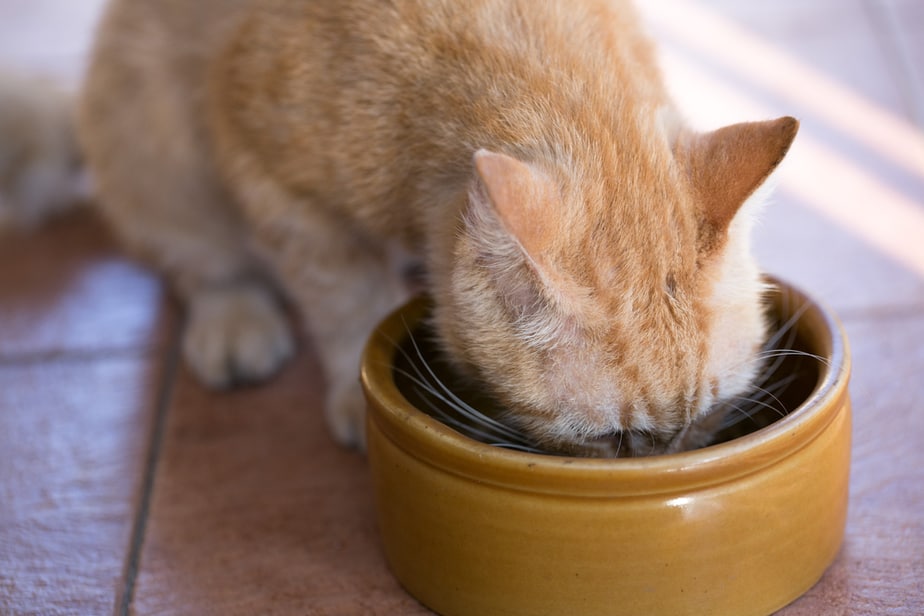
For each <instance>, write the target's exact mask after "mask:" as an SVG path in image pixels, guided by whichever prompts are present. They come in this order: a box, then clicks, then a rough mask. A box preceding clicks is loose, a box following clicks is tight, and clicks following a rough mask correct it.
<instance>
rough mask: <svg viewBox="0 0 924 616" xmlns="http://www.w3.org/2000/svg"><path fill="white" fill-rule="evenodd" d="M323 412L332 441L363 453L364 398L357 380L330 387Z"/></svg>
mask: <svg viewBox="0 0 924 616" xmlns="http://www.w3.org/2000/svg"><path fill="white" fill-rule="evenodd" d="M324 411H325V415H326V417H327V425H328V427H329V428H330V431H331V434H332V435H333V437H334V440H336V441H337V442H338V443H340V444H341V445H345V446H347V447H355V448H357V449H359V450H361V451H365V449H366V398H365V397H364V396H363V391H362V387H360V385H359V382H358V380H354V381H351V382H349V383H345V384H340V385H339V386H333V387H331V388H330V389H329V390H328V393H327V401H326V405H325V408H324Z"/></svg>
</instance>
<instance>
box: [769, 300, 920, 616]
mask: <svg viewBox="0 0 924 616" xmlns="http://www.w3.org/2000/svg"><path fill="white" fill-rule="evenodd" d="M846 329H847V332H848V335H849V336H850V343H851V351H852V356H853V362H854V364H853V378H852V381H851V386H850V390H851V398H852V402H853V420H854V425H853V458H852V467H851V478H850V505H849V510H848V518H847V536H846V539H845V543H844V547H843V549H842V551H841V554H840V556H839V558H838V560H837V561H836V562H835V564H834V565H833V567H832V568H831V569H830V570H829V571H828V572H827V574H826V575H825V577H824V578H823V579H822V581H821V582H820V583H819V584H818V585H817V586H816V587H815V588H813V589H812V590H810V591H809V593H808V594H807V595H806V596H805V597H803V598H802V599H800V600H799V601H798V602H796V603H795V604H793V605H792V606H790V607H789V608H787V609H786V610H783V611H782V612H781V613H780V614H781V616H782V615H785V616H802V615H805V616H816V615H818V614H877V615H878V614H894V615H899V614H901V615H907V616H914V615H917V614H922V613H924V516H922V515H921V511H924V422H921V418H920V411H921V408H922V403H924V380H922V379H921V366H922V365H924V346H922V345H921V341H922V340H924V314H918V315H911V316H904V317H891V318H889V319H879V318H876V319H850V320H848V321H847V322H846Z"/></svg>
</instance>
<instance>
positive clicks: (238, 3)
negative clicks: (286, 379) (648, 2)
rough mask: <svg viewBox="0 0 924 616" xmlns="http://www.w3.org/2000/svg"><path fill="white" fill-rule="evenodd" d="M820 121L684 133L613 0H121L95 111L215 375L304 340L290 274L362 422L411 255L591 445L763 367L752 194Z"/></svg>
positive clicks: (640, 430)
mask: <svg viewBox="0 0 924 616" xmlns="http://www.w3.org/2000/svg"><path fill="white" fill-rule="evenodd" d="M797 126H798V125H797V122H796V121H795V120H793V119H791V118H782V119H778V120H774V121H768V122H760V123H753V124H738V125H734V126H729V127H727V128H724V129H721V130H719V131H716V132H714V133H708V134H696V133H694V132H692V131H690V130H688V129H686V128H685V127H684V125H683V124H682V122H681V121H680V120H679V117H678V114H677V113H676V112H675V110H674V107H673V105H672V103H671V101H670V100H669V99H668V97H667V95H666V93H665V90H664V87H663V85H662V82H661V77H660V75H659V72H658V69H657V68H656V66H655V61H654V57H653V51H652V49H651V47H650V45H649V43H648V41H647V40H646V39H645V37H644V36H643V35H642V33H641V31H640V28H639V25H638V23H637V19H636V16H635V13H634V11H633V9H632V7H631V6H630V5H629V3H628V2H624V1H618V0H610V1H607V0H467V1H465V2H460V1H458V0H388V1H386V0H330V1H321V0H200V1H197V2H188V1H180V0H158V1H152V0H115V1H114V2H113V3H112V5H111V6H110V8H109V11H108V14H107V15H106V18H105V20H104V23H103V25H102V27H101V30H100V32H99V37H98V42H97V46H96V50H95V54H94V59H93V63H92V67H91V70H90V71H89V75H88V79H87V82H86V86H85V92H84V96H83V101H82V105H81V110H80V133H81V137H82V140H83V144H84V147H85V149H86V154H87V156H88V159H89V164H90V166H91V169H92V172H93V174H94V177H95V180H96V181H97V183H98V190H99V196H100V200H101V205H102V207H103V208H104V210H105V212H106V214H107V215H108V218H109V219H110V220H111V221H112V223H113V224H114V226H115V228H116V229H117V230H118V232H119V234H120V235H121V236H122V237H123V238H124V240H125V241H126V243H127V244H128V245H129V246H131V247H133V248H134V249H135V250H137V251H138V252H140V253H141V254H143V255H146V256H147V257H148V258H149V259H151V260H152V261H153V262H154V263H156V264H157V265H158V266H159V267H160V268H162V269H163V270H164V271H165V272H166V274H167V275H168V276H169V278H170V280H171V281H172V283H173V284H174V286H175V288H176V289H177V291H178V292H179V293H180V294H181V295H182V296H183V297H184V298H185V300H186V301H187V302H188V305H189V320H188V330H187V332H186V334H185V342H184V348H185V354H186V358H187V360H188V362H189V364H190V366H191V367H192V368H193V369H194V370H195V371H196V372H197V373H198V374H199V375H200V376H201V377H202V378H203V379H204V380H205V381H206V382H207V383H210V384H212V385H215V386H223V385H226V384H229V383H231V382H232V381H235V380H238V379H259V378H263V377H265V376H268V375H269V374H271V373H272V372H274V371H275V370H276V369H277V368H278V367H279V366H280V364H281V363H282V362H284V361H285V359H286V358H287V357H288V356H289V355H290V353H291V352H292V346H293V345H292V337H291V334H290V332H289V331H288V325H287V322H286V319H285V317H284V315H283V311H282V309H281V307H280V303H279V298H278V296H277V289H278V290H279V291H281V292H282V293H283V294H284V295H285V296H288V297H289V298H291V299H292V300H293V301H294V302H295V303H296V304H297V306H298V307H299V308H300V310H301V312H302V313H303V315H304V317H305V319H306V321H307V323H308V325H309V327H310V330H311V333H312V336H313V339H314V340H315V342H316V345H317V347H318V351H319V353H320V356H321V359H322V362H323V366H324V370H325V371H326V376H327V379H328V384H329V386H328V395H327V400H326V413H327V419H328V420H329V424H330V427H331V429H332V431H333V434H334V436H335V437H336V438H337V439H338V440H339V441H340V442H343V443H351V444H358V443H361V442H362V439H363V419H362V418H363V408H364V402H363V400H362V395H361V392H360V389H359V384H358V381H357V366H358V359H359V355H360V352H361V349H362V346H363V344H364V342H365V339H366V337H367V336H368V334H369V332H370V330H371V329H372V327H373V326H374V324H375V323H376V322H377V321H378V320H379V319H380V318H382V316H383V315H384V314H386V312H388V311H390V310H391V309H392V308H394V307H395V306H396V305H397V304H398V303H399V302H401V301H402V300H403V299H404V298H405V296H406V291H405V288H404V285H403V284H402V278H401V267H402V264H403V261H402V259H404V260H405V261H406V257H410V258H411V259H412V260H414V261H416V262H418V263H419V264H421V265H422V266H423V268H424V270H425V271H426V284H427V290H428V291H429V292H430V293H431V294H432V296H433V300H434V304H435V314H434V326H435V331H436V333H437V335H438V338H439V344H440V345H441V347H442V348H443V351H444V353H445V354H446V356H447V357H448V358H450V359H451V360H452V361H453V362H455V363H456V364H457V365H458V367H459V368H460V369H461V370H463V371H465V372H466V373H468V374H470V375H471V376H473V377H474V378H477V379H479V380H480V381H481V382H483V383H484V385H485V386H486V387H488V388H489V389H490V390H491V391H492V392H493V393H494V395H495V396H496V397H497V398H498V399H499V400H500V401H501V402H502V403H503V405H504V406H505V407H506V408H507V409H509V411H510V418H511V420H512V421H513V422H514V423H516V424H517V425H518V426H519V427H520V428H521V429H522V430H524V431H525V432H527V433H528V434H529V435H530V436H531V437H532V438H533V439H535V440H536V441H537V442H539V443H542V444H543V445H544V446H546V447H550V448H553V449H556V450H560V451H567V452H574V453H588V452H594V451H604V452H607V451H609V452H610V453H612V452H614V451H615V447H616V443H617V442H621V441H622V440H623V438H624V437H626V436H628V438H625V442H626V444H625V447H627V448H629V449H631V448H632V442H633V438H635V439H641V440H642V441H644V442H645V443H646V444H648V443H650V442H654V443H655V450H656V451H673V450H677V449H679V448H684V447H691V446H696V445H698V444H700V443H701V442H702V441H703V440H705V439H706V438H708V434H707V433H708V430H707V429H705V428H703V426H706V425H707V424H708V422H706V423H703V422H704V420H703V418H705V417H708V416H709V414H710V411H711V410H712V409H715V408H717V406H720V403H721V402H722V401H723V400H726V399H729V398H731V397H734V396H737V395H739V394H741V393H742V392H744V391H745V390H746V389H747V388H748V386H749V383H750V382H751V380H752V379H753V377H754V375H755V374H756V371H757V369H758V350H759V348H760V345H761V343H762V341H763V340H764V338H765V333H766V332H765V324H764V316H763V312H762V306H761V293H762V286H761V282H760V278H759V274H758V270H757V268H756V266H755V264H754V262H753V260H752V258H751V256H750V253H749V246H748V241H749V239H748V236H749V231H750V229H749V227H750V220H751V215H752V214H751V212H750V210H751V208H752V204H750V202H753V201H755V199H752V197H753V195H754V193H755V191H757V189H758V188H759V187H761V186H762V185H763V183H764V181H765V180H766V179H767V177H768V175H769V174H770V173H771V171H773V169H774V168H775V167H776V166H777V164H778V163H779V162H780V160H781V159H782V157H783V156H784V154H785V153H786V151H787V149H788V147H789V145H790V143H791V141H792V139H793V137H794V136H795V133H796V130H797ZM746 202H749V205H747V206H745V207H742V206H743V205H744V204H745V203H746ZM693 432H695V433H696V434H695V437H693V436H691V434H692V433H693Z"/></svg>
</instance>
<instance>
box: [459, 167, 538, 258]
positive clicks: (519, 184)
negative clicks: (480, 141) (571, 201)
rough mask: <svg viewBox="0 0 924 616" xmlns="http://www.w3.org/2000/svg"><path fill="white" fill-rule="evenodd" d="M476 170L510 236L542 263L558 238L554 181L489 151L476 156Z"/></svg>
mask: <svg viewBox="0 0 924 616" xmlns="http://www.w3.org/2000/svg"><path fill="white" fill-rule="evenodd" d="M475 168H476V169H477V171H478V177H479V178H480V179H481V181H482V183H483V184H484V186H485V188H486V189H487V193H488V198H489V199H490V200H491V205H492V206H493V207H494V210H495V211H496V212H497V214H498V216H499V217H500V219H501V222H502V223H503V225H504V227H505V228H506V229H507V231H508V233H510V235H512V236H513V237H514V239H516V241H517V242H518V243H519V244H520V246H521V247H522V248H523V250H524V251H525V252H526V253H527V255H528V256H529V257H530V258H531V259H532V260H533V261H534V262H536V263H539V262H541V261H542V260H543V258H544V255H545V254H546V253H547V251H548V249H549V248H550V247H551V245H552V242H553V241H554V238H555V233H554V231H555V225H554V224H552V221H551V220H550V218H551V217H553V216H554V211H555V210H554V208H553V207H552V205H553V203H552V200H553V199H554V195H555V192H554V187H553V185H552V183H551V181H549V179H548V178H546V177H545V176H543V175H541V174H540V173H538V172H536V171H535V170H534V169H533V168H532V167H530V166H529V165H527V164H526V163H523V162H520V161H519V160H517V159H515V158H512V157H510V156H507V155H505V154H497V153H495V152H489V151H488V150H479V151H478V152H476V153H475Z"/></svg>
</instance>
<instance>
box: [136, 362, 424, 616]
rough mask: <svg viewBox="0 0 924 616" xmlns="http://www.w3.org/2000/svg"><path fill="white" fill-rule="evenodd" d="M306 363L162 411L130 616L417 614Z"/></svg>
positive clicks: (188, 394)
mask: <svg viewBox="0 0 924 616" xmlns="http://www.w3.org/2000/svg"><path fill="white" fill-rule="evenodd" d="M321 391H322V385H321V380H320V377H319V375H318V366H317V364H316V363H315V361H314V360H313V358H312V357H311V356H310V352H308V351H307V350H303V351H302V353H301V356H300V359H299V360H298V361H297V362H296V363H295V364H294V365H292V366H290V367H289V368H288V369H286V370H285V372H284V374H282V375H281V377H280V378H279V379H278V380H276V381H274V382H273V383H272V384H270V385H268V386H265V387H255V388H251V389H245V390H239V391H235V392H230V393H210V392H207V391H205V390H203V389H202V388H201V387H200V386H199V385H198V384H197V383H195V382H193V381H192V380H191V379H190V378H186V377H184V378H182V379H181V380H180V382H179V384H178V387H177V390H176V396H175V398H174V400H173V403H172V404H171V407H170V414H169V419H168V423H167V429H166V432H165V439H164V447H163V450H162V452H161V459H160V462H159V464H158V471H157V478H156V482H155V487H154V492H153V500H152V506H151V510H150V516H149V519H148V524H147V530H146V534H145V541H144V550H143V553H142V557H141V560H140V574H139V577H138V580H137V584H136V589H135V597H134V602H133V606H132V610H133V613H134V614H138V615H139V616H140V615H147V614H195V615H207V614H221V615H227V616H234V615H241V616H244V615H250V614H255V613H267V612H272V613H275V614H306V613H308V614H332V615H334V614H342V615H344V616H346V615H354V614H356V615H361V614H389V615H392V614H394V615H405V614H406V615H418V614H428V613H429V612H428V611H427V610H425V609H424V608H422V607H420V606H419V605H418V604H417V603H416V602H415V601H414V600H413V599H411V598H410V597H409V596H408V595H407V594H405V593H404V591H402V590H401V589H400V587H399V586H398V585H397V583H396V582H395V581H394V579H393V578H392V577H391V575H390V574H389V572H388V570H387V569H386V567H385V563H384V562H383V558H382V555H381V551H380V549H379V544H378V539H377V535H376V529H375V522H374V514H373V504H372V500H371V499H372V495H371V485H370V479H369V476H368V472H367V468H366V464H365V460H364V459H363V457H362V456H361V455H359V454H357V453H355V452H351V451H346V450H343V449H342V448H340V447H338V446H336V445H334V444H333V442H332V441H331V439H330V437H329V435H328V433H327V430H326V427H325V425H324V421H323V419H322V416H321V409H320V407H319V405H320V394H321Z"/></svg>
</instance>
